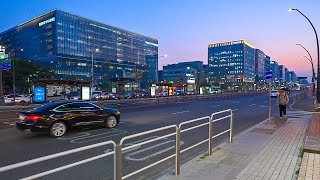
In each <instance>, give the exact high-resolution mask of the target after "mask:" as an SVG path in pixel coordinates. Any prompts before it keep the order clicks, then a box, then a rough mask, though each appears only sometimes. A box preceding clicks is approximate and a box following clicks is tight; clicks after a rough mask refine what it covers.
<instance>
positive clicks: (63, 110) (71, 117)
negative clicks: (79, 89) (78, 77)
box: [53, 103, 84, 126]
mask: <svg viewBox="0 0 320 180" xmlns="http://www.w3.org/2000/svg"><path fill="white" fill-rule="evenodd" d="M53 111H54V115H53V117H54V118H56V119H61V120H63V121H66V122H67V123H68V124H70V125H72V126H81V125H84V124H83V114H82V113H81V109H80V107H79V106H78V105H77V104H75V103H69V104H63V105H61V106H59V107H57V108H55V109H54V110H53Z"/></svg>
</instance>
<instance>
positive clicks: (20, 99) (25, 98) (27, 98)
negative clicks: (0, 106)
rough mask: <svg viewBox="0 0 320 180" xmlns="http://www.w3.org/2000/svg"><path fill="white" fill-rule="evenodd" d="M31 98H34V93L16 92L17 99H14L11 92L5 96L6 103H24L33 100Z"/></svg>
mask: <svg viewBox="0 0 320 180" xmlns="http://www.w3.org/2000/svg"><path fill="white" fill-rule="evenodd" d="M31 99H32V95H31V96H30V95H18V94H16V95H15V100H14V101H13V94H10V95H7V96H5V98H4V102H5V103H13V102H15V103H19V104H21V105H24V104H26V103H29V102H31Z"/></svg>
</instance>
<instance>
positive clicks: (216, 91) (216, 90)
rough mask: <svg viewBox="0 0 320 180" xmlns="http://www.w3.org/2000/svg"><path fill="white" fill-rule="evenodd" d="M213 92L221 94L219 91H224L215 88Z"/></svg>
mask: <svg viewBox="0 0 320 180" xmlns="http://www.w3.org/2000/svg"><path fill="white" fill-rule="evenodd" d="M212 93H213V94H219V93H222V91H221V90H220V89H214V90H212Z"/></svg>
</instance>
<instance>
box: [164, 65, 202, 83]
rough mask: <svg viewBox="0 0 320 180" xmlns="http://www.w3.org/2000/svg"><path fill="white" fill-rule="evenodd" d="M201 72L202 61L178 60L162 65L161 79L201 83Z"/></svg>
mask: <svg viewBox="0 0 320 180" xmlns="http://www.w3.org/2000/svg"><path fill="white" fill-rule="evenodd" d="M202 72H203V62H202V61H190V62H179V63H177V64H169V65H167V66H163V72H162V73H163V74H162V76H163V79H165V80H166V82H171V81H172V82H174V83H179V84H185V85H186V84H192V85H194V86H196V84H200V83H201V73H202Z"/></svg>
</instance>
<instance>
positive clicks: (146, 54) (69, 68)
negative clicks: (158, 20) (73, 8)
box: [0, 10, 158, 86]
mask: <svg viewBox="0 0 320 180" xmlns="http://www.w3.org/2000/svg"><path fill="white" fill-rule="evenodd" d="M0 45H4V46H6V48H7V51H11V50H14V52H15V57H22V58H27V59H30V60H34V61H36V62H39V63H40V64H41V65H43V66H48V67H51V68H52V69H53V71H54V72H55V78H56V79H63V80H91V67H92V65H91V63H92V57H93V59H94V63H93V64H94V65H93V67H94V73H93V76H94V83H95V85H96V86H98V85H99V84H101V83H107V84H108V83H110V80H111V79H117V78H128V77H131V80H132V81H136V82H138V83H140V84H141V85H142V84H144V86H147V84H148V83H150V82H156V81H158V78H157V72H158V40H157V39H154V38H150V37H147V36H143V35H140V34H137V33H133V32H130V31H126V30H123V29H120V28H117V27H113V26H110V25H107V24H104V23H100V22H97V21H93V20H90V19H87V18H83V17H80V16H77V15H73V14H70V13H67V12H64V11H61V10H52V11H50V12H48V13H45V14H43V15H41V16H38V17H36V18H34V19H31V20H29V21H27V22H24V23H22V24H20V25H18V26H16V27H13V28H11V29H9V30H7V31H5V32H2V33H0Z"/></svg>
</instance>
